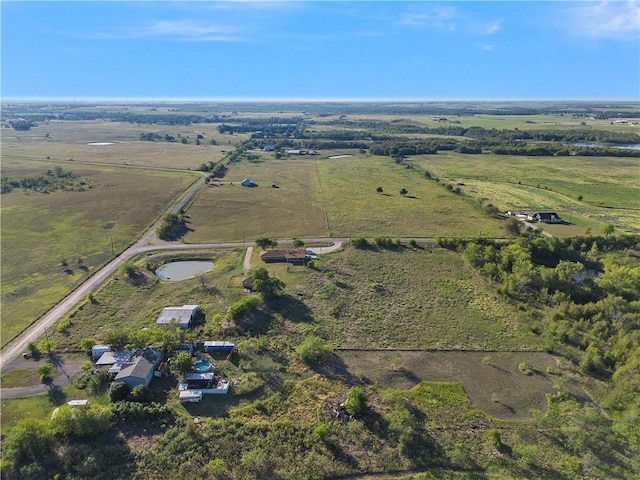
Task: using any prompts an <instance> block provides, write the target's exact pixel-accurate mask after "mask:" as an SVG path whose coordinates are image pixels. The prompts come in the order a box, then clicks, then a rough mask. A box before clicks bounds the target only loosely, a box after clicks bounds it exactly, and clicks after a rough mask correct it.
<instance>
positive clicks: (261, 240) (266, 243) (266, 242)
mask: <svg viewBox="0 0 640 480" xmlns="http://www.w3.org/2000/svg"><path fill="white" fill-rule="evenodd" d="M256 246H258V247H260V248H262V249H266V248H275V247H277V246H278V242H276V241H275V240H271V239H270V238H267V237H258V238H256Z"/></svg>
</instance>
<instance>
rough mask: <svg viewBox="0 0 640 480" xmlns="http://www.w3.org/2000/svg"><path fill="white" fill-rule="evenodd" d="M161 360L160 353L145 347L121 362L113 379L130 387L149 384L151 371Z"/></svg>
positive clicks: (151, 375) (151, 376)
mask: <svg viewBox="0 0 640 480" xmlns="http://www.w3.org/2000/svg"><path fill="white" fill-rule="evenodd" d="M161 361H162V353H161V352H160V351H158V350H155V349H153V348H145V349H144V350H140V351H138V352H136V353H134V354H133V355H132V356H131V358H130V359H129V361H127V362H125V363H123V364H122V366H121V368H120V371H119V372H118V374H117V375H116V376H115V378H114V379H113V380H114V381H116V382H124V383H126V384H127V385H129V386H130V387H131V388H133V387H135V386H136V385H144V386H145V387H148V386H149V382H151V379H152V378H153V372H154V370H155V369H156V367H157V366H158V364H159V363H160V362H161Z"/></svg>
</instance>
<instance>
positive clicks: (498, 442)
mask: <svg viewBox="0 0 640 480" xmlns="http://www.w3.org/2000/svg"><path fill="white" fill-rule="evenodd" d="M485 439H486V440H487V443H488V444H489V445H491V446H492V447H495V448H497V449H500V447H502V439H501V438H500V431H499V430H498V429H497V428H490V429H489V430H487V433H485Z"/></svg>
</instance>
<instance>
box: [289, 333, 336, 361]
mask: <svg viewBox="0 0 640 480" xmlns="http://www.w3.org/2000/svg"><path fill="white" fill-rule="evenodd" d="M296 353H297V354H298V356H299V357H300V358H301V359H302V360H303V361H304V362H306V363H311V364H314V365H317V364H321V363H324V362H326V361H327V360H328V358H329V356H330V355H331V347H329V346H328V345H327V344H326V343H325V342H324V340H322V339H321V338H320V337H317V336H315V335H310V336H308V337H307V338H305V339H304V341H303V342H302V343H301V344H300V345H298V348H296Z"/></svg>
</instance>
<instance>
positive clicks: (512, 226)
mask: <svg viewBox="0 0 640 480" xmlns="http://www.w3.org/2000/svg"><path fill="white" fill-rule="evenodd" d="M520 226H521V224H520V221H519V220H518V219H517V218H513V217H511V218H508V219H507V220H506V221H505V222H504V229H505V230H506V232H507V235H511V236H513V237H517V236H518V235H520Z"/></svg>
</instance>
